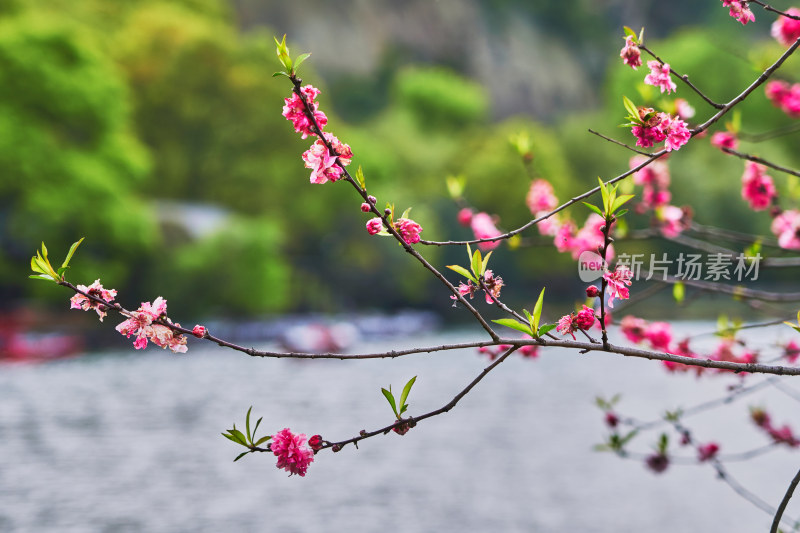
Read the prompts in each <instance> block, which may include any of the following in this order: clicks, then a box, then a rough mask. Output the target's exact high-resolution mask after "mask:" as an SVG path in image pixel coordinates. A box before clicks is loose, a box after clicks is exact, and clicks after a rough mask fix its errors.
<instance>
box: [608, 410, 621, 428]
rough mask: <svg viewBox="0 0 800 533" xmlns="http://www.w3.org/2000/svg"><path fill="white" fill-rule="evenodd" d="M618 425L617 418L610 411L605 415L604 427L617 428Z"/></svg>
mask: <svg viewBox="0 0 800 533" xmlns="http://www.w3.org/2000/svg"><path fill="white" fill-rule="evenodd" d="M617 424H619V417H618V416H617V415H616V414H615V413H614V412H612V411H608V412H607V413H606V425H607V426H608V427H610V428H615V427H617Z"/></svg>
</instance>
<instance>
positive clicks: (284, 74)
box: [272, 70, 291, 78]
mask: <svg viewBox="0 0 800 533" xmlns="http://www.w3.org/2000/svg"><path fill="white" fill-rule="evenodd" d="M278 76H286V77H287V78H291V76H289V74H287V73H286V72H284V71H282V70H281V71H280V72H273V73H272V77H273V78H276V77H278Z"/></svg>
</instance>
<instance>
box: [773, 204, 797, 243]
mask: <svg viewBox="0 0 800 533" xmlns="http://www.w3.org/2000/svg"><path fill="white" fill-rule="evenodd" d="M771 229H772V233H774V234H775V235H776V236H777V237H778V246H780V247H781V248H784V249H786V250H800V211H798V210H796V209H791V210H788V211H783V212H782V213H780V214H779V215H778V216H776V217H775V219H774V220H773V221H772V227H771Z"/></svg>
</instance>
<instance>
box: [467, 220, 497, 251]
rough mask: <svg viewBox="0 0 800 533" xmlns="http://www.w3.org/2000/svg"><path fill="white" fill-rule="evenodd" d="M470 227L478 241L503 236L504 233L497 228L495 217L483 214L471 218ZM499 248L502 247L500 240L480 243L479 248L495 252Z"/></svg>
mask: <svg viewBox="0 0 800 533" xmlns="http://www.w3.org/2000/svg"><path fill="white" fill-rule="evenodd" d="M470 227H471V228H472V232H473V233H474V234H475V238H476V239H491V238H493V237H499V236H500V235H502V234H503V232H502V231H500V230H499V229H497V226H495V217H492V216H490V215H489V214H487V213H483V212H481V213H476V214H474V215H472V216H471V218H470ZM498 246H500V241H499V240H497V241H488V242H479V243H478V248H480V249H481V250H483V251H487V250H493V249H495V248H497V247H498Z"/></svg>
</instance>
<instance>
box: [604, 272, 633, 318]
mask: <svg viewBox="0 0 800 533" xmlns="http://www.w3.org/2000/svg"><path fill="white" fill-rule="evenodd" d="M632 276H633V273H632V272H631V271H630V269H629V268H628V267H626V266H624V265H619V266H617V269H616V270H614V272H608V271H606V273H605V274H603V279H604V280H606V282H607V283H608V285H607V287H606V293H607V294H608V307H609V308H610V309H613V308H614V298H617V299H619V300H627V299H628V298H630V291H629V289H628V287H629V286H630V284H631V277H632ZM626 285H627V286H626Z"/></svg>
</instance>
